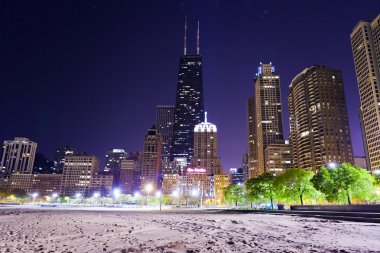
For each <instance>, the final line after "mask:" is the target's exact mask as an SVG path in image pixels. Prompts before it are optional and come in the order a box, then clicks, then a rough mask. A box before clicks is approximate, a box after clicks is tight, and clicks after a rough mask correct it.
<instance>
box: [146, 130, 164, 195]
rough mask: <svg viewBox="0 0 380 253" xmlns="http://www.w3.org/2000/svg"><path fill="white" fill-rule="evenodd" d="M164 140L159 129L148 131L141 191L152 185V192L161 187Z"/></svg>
mask: <svg viewBox="0 0 380 253" xmlns="http://www.w3.org/2000/svg"><path fill="white" fill-rule="evenodd" d="M161 156H162V138H161V134H160V133H159V132H158V130H157V128H156V127H155V126H153V127H152V128H150V129H149V130H148V133H147V135H146V136H145V141H144V151H143V155H142V168H141V190H143V191H144V190H146V188H147V185H151V186H152V187H151V189H152V190H156V189H158V188H159V187H160V180H161V158H162V157H161Z"/></svg>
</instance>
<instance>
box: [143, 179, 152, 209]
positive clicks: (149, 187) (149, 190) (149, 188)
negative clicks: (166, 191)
mask: <svg viewBox="0 0 380 253" xmlns="http://www.w3.org/2000/svg"><path fill="white" fill-rule="evenodd" d="M145 190H146V192H147V193H148V197H147V199H146V205H148V200H149V193H150V192H151V191H152V190H153V185H152V184H151V183H148V184H146V185H145Z"/></svg>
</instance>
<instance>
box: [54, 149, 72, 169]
mask: <svg viewBox="0 0 380 253" xmlns="http://www.w3.org/2000/svg"><path fill="white" fill-rule="evenodd" d="M75 153H76V151H75V149H74V148H72V147H69V146H65V147H63V148H57V149H56V150H55V154H54V164H55V166H56V168H57V173H62V171H63V166H64V164H65V156H68V155H75Z"/></svg>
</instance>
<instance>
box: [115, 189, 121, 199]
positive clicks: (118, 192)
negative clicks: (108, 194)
mask: <svg viewBox="0 0 380 253" xmlns="http://www.w3.org/2000/svg"><path fill="white" fill-rule="evenodd" d="M120 195H121V191H120V189H118V188H116V189H114V190H113V196H114V197H115V199H118V198H120Z"/></svg>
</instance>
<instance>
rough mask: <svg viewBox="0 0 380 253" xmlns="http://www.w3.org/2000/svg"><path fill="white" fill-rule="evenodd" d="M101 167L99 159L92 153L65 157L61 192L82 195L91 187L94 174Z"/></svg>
mask: <svg viewBox="0 0 380 253" xmlns="http://www.w3.org/2000/svg"><path fill="white" fill-rule="evenodd" d="M98 169H99V160H98V159H97V158H96V157H95V156H92V155H86V154H83V155H73V156H66V157H65V164H64V166H63V174H62V185H61V194H62V195H64V196H75V194H77V193H80V194H82V196H84V195H85V194H88V193H89V191H90V189H91V179H92V176H93V175H94V174H95V173H96V172H97V171H98Z"/></svg>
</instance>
